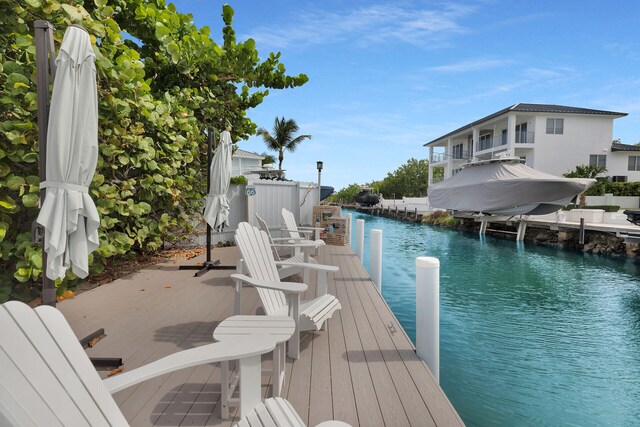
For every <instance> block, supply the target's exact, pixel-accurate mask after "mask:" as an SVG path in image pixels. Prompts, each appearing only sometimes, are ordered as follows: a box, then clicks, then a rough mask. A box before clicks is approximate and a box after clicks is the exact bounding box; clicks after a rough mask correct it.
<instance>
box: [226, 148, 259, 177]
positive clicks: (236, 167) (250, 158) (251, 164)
mask: <svg viewBox="0 0 640 427" xmlns="http://www.w3.org/2000/svg"><path fill="white" fill-rule="evenodd" d="M231 160H232V162H231V163H232V166H231V176H240V175H247V174H248V173H249V172H250V171H255V170H259V169H262V161H263V160H264V156H261V155H260V154H258V153H252V152H251V151H245V150H241V149H239V148H238V149H237V150H236V151H235V152H234V153H233V157H232V159H231Z"/></svg>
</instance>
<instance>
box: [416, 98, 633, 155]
mask: <svg viewBox="0 0 640 427" xmlns="http://www.w3.org/2000/svg"><path fill="white" fill-rule="evenodd" d="M512 111H516V112H523V113H556V114H593V115H599V116H615V117H624V116H626V115H627V113H618V112H615V111H605V110H592V109H590V108H579V107H568V106H566V105H553V104H525V103H518V104H513V105H512V106H510V107H507V108H504V109H502V110H500V111H497V112H495V113H493V114H489V115H488V116H486V117H483V118H481V119H479V120H476V121H475V122H472V123H469V124H466V125H464V126H462V127H460V128H458V129H456V130H454V131H451V132H449V133H448V134H446V135H442V136H441V137H439V138H436V139H434V140H432V141H429V142H427V143H426V144H423V145H424V146H425V147H426V146H428V145H429V144H433V143H434V142H436V141H440V140H441V139H444V138H447V137H449V136H451V135H454V134H456V133H458V132H462V131H463V130H465V129H471V128H472V127H474V126H476V125H479V124H480V123H484V122H486V121H489V120H491V119H494V118H496V117H500V116H502V115H505V114H507V113H510V112H512Z"/></svg>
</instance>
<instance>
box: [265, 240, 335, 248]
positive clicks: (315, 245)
mask: <svg viewBox="0 0 640 427" xmlns="http://www.w3.org/2000/svg"><path fill="white" fill-rule="evenodd" d="M320 242H322V243H320ZM320 242H318V241H316V240H307V241H300V243H272V244H271V246H275V247H278V248H280V247H283V248H318V247H320V246H322V245H323V244H324V242H323V241H322V240H320Z"/></svg>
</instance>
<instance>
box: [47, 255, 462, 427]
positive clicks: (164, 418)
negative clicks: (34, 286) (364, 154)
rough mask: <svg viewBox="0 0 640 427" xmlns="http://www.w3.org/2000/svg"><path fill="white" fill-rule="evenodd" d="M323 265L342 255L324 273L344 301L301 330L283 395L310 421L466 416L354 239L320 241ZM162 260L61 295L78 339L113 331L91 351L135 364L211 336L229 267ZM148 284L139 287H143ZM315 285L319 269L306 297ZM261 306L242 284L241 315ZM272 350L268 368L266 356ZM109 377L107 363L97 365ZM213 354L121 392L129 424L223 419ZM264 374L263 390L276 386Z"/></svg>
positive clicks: (228, 307)
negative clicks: (312, 328)
mask: <svg viewBox="0 0 640 427" xmlns="http://www.w3.org/2000/svg"><path fill="white" fill-rule="evenodd" d="M213 257H214V258H215V259H217V258H220V259H221V261H222V263H223V264H228V265H235V263H236V260H237V258H238V251H237V249H236V248H224V249H215V250H214V254H213ZM319 260H320V262H322V263H328V264H333V265H338V266H339V267H340V271H339V272H338V273H335V274H331V275H330V276H329V283H328V285H329V292H330V293H332V294H333V295H336V296H337V297H338V299H339V300H340V302H341V304H342V309H341V310H339V311H338V312H336V313H335V314H334V316H333V317H332V318H331V319H330V320H329V321H328V324H327V330H326V331H320V332H316V333H304V334H303V335H302V345H301V354H300V359H298V360H296V361H292V360H290V359H289V360H288V361H287V367H286V369H287V374H286V378H285V384H284V386H283V396H284V397H286V398H287V399H288V400H289V401H291V403H292V404H293V406H294V407H295V408H296V410H297V411H298V412H299V413H300V415H301V417H302V418H303V420H305V422H308V423H309V425H315V424H317V423H319V422H322V421H325V420H328V419H337V420H341V421H345V422H348V423H349V424H351V425H353V426H358V425H361V426H396V425H416V426H427V425H462V421H461V420H460V418H459V416H458V415H457V413H456V412H455V410H454V409H453V407H452V405H451V403H450V402H449V401H448V399H447V398H446V396H445V395H444V393H443V392H442V390H441V389H440V387H439V386H438V385H437V384H436V382H435V380H434V379H433V376H432V375H431V373H430V372H429V371H428V369H427V368H426V366H425V364H424V363H423V362H422V361H421V360H420V359H418V358H417V356H416V355H415V350H414V348H413V345H412V344H411V342H410V341H409V339H408V338H407V336H406V334H404V332H403V331H402V329H401V328H400V325H399V323H398V322H397V320H396V319H395V317H394V316H393V314H392V313H391V312H390V310H389V308H388V306H387V304H386V303H385V302H384V300H383V299H382V297H381V296H380V294H379V293H378V292H377V290H376V289H375V288H374V286H373V284H372V282H371V280H370V278H369V276H368V275H367V273H366V271H365V270H364V267H363V266H362V264H361V263H360V261H359V260H358V258H357V257H356V256H355V255H354V254H353V252H352V251H351V249H350V248H349V247H340V246H326V247H323V248H321V249H320V252H319ZM198 261H202V259H201V258H200V259H196V260H190V261H180V262H167V263H163V264H159V265H157V266H154V267H151V268H148V269H145V270H142V271H140V272H138V273H135V274H133V275H130V276H127V277H125V278H121V279H118V280H116V281H114V282H112V283H111V284H108V285H105V286H101V287H99V288H96V289H94V290H92V291H88V292H85V293H83V294H81V295H78V296H77V297H75V298H73V299H70V300H66V301H63V302H62V303H60V304H59V305H58V307H59V308H60V309H61V311H62V312H63V313H64V314H65V316H66V317H67V319H68V320H69V323H70V324H71V326H72V328H73V329H74V331H75V333H76V335H77V336H78V337H84V336H86V335H87V334H89V333H90V332H93V331H94V330H95V329H97V328H98V327H103V328H104V329H105V332H106V334H107V336H106V337H105V338H104V339H103V340H101V341H100V342H99V343H98V345H97V346H96V347H94V348H92V349H89V350H88V353H89V354H90V355H92V356H100V357H123V358H124V362H125V369H132V368H135V367H137V366H140V365H142V364H145V363H148V362H150V361H152V360H156V359H158V358H160V357H163V356H165V355H167V354H171V353H173V352H176V351H179V350H182V349H187V348H193V347H195V346H199V345H203V344H206V343H209V342H211V340H212V332H213V330H214V329H215V327H216V326H217V324H218V323H219V322H220V321H222V320H223V319H224V318H226V317H228V316H231V315H232V314H233V313H232V311H233V295H234V293H233V286H232V281H231V280H230V278H229V277H228V276H229V274H231V273H232V271H231V270H214V271H210V272H208V273H206V274H205V275H204V276H202V277H200V278H194V277H193V271H184V270H183V271H179V270H178V265H179V264H180V263H182V264H193V263H196V262H198ZM141 289H144V291H142V290H141ZM314 295H315V278H314V277H313V274H312V280H311V283H310V287H309V290H308V291H307V292H306V294H305V298H311V297H313V296H314ZM259 306H260V303H259V299H258V297H257V293H256V292H255V290H253V289H251V288H246V287H245V288H244V291H243V313H244V314H248V313H252V314H253V313H255V312H256V309H257V308H258V307H259ZM270 365H271V361H270V357H265V362H264V366H265V367H267V366H270ZM102 375H103V376H104V373H103V374H102ZM219 381H220V370H219V366H218V364H211V365H204V366H199V367H194V368H189V369H185V370H182V371H178V372H174V373H172V374H169V375H165V376H163V377H160V378H156V379H154V380H150V381H146V382H144V383H142V384H140V385H138V386H134V387H131V388H129V389H127V390H123V391H121V392H119V393H117V394H116V395H115V398H116V401H117V402H118V405H119V406H120V407H121V409H122V410H123V412H124V414H125V416H126V418H127V419H128V420H129V422H130V423H131V425H133V426H151V425H162V426H177V425H190V426H204V425H207V426H224V427H228V426H230V425H232V423H234V422H236V421H237V414H238V412H237V410H236V409H234V408H232V410H231V411H230V415H231V418H230V419H229V420H221V419H220V384H219ZM271 390H272V387H271V379H270V378H269V377H268V376H265V377H263V389H262V391H263V393H264V395H265V396H270V394H271Z"/></svg>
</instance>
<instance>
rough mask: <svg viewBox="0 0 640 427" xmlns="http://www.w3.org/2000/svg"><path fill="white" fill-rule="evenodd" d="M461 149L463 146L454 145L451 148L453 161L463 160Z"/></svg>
mask: <svg viewBox="0 0 640 427" xmlns="http://www.w3.org/2000/svg"><path fill="white" fill-rule="evenodd" d="M462 147H463V144H456V145H454V146H453V147H452V148H453V158H454V159H462V158H463V157H462V155H463V152H462Z"/></svg>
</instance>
